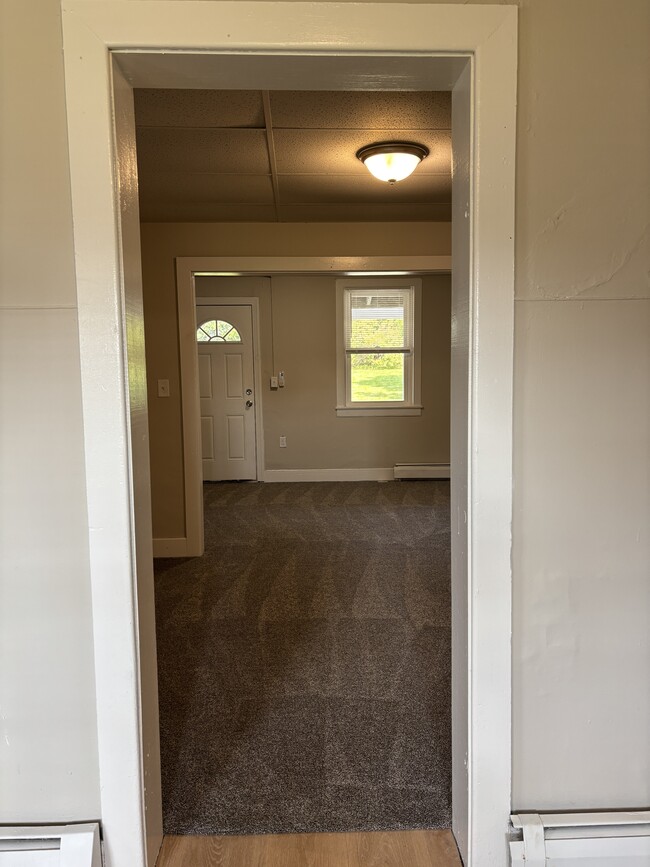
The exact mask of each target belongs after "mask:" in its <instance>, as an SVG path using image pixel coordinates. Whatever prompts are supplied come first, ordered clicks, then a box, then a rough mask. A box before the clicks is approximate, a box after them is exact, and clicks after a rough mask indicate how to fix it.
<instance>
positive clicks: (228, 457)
mask: <svg viewBox="0 0 650 867" xmlns="http://www.w3.org/2000/svg"><path fill="white" fill-rule="evenodd" d="M196 322H197V329H196V346H197V352H198V371H199V400H200V410H201V422H200V423H201V465H202V471H203V481H204V482H223V481H240V482H241V481H253V480H255V479H257V439H258V430H257V427H258V426H257V424H256V418H255V415H256V412H255V405H256V401H257V396H256V394H255V382H256V376H255V355H257V356H259V351H258V352H257V353H255V352H254V341H255V336H256V335H255V334H254V332H253V304H252V303H250V304H228V303H225V302H220V301H219V299H215V303H210V302H209V301H208V300H207V299H204V298H201V299H199V300H198V302H197V304H196Z"/></svg>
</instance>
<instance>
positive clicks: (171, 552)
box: [153, 536, 196, 558]
mask: <svg viewBox="0 0 650 867" xmlns="http://www.w3.org/2000/svg"><path fill="white" fill-rule="evenodd" d="M191 550H192V549H191V546H190V545H189V543H188V540H187V537H186V536H179V537H178V538H175V539H174V538H171V539H164V538H162V539H154V540H153V556H154V557H155V558H158V557H193V556H196V555H194V554H192V553H191Z"/></svg>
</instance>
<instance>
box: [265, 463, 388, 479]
mask: <svg viewBox="0 0 650 867" xmlns="http://www.w3.org/2000/svg"><path fill="white" fill-rule="evenodd" d="M392 478H393V468H392V467H365V468H364V467H362V468H352V469H350V468H347V467H346V468H341V469H304V470H265V471H264V481H265V482H386V481H389V480H390V479H392Z"/></svg>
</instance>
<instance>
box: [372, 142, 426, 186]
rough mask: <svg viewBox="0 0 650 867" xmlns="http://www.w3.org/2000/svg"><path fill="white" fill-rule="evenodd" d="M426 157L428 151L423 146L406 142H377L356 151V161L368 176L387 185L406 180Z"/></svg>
mask: <svg viewBox="0 0 650 867" xmlns="http://www.w3.org/2000/svg"><path fill="white" fill-rule="evenodd" d="M428 156H429V149H428V148H426V147H425V146H424V145H421V144H417V143H416V142H406V141H388V142H378V143H377V144H371V145H366V146H365V147H362V148H361V149H360V150H358V151H357V159H359V160H361V162H362V163H363V164H364V166H365V167H366V168H367V169H368V171H369V172H370V174H372V175H374V177H376V178H377V179H378V180H380V181H385V182H386V183H388V184H395V183H397V181H403V180H404V178H408V177H409V175H411V174H413V172H414V171H415V169H416V168H417V167H418V166H419V165H420V163H421V162H422V160H423V159H425V158H426V157H428Z"/></svg>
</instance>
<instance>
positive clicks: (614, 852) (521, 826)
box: [510, 810, 650, 867]
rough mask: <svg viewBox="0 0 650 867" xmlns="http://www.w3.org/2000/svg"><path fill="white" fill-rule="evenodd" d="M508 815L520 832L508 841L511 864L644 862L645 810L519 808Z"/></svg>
mask: <svg viewBox="0 0 650 867" xmlns="http://www.w3.org/2000/svg"><path fill="white" fill-rule="evenodd" d="M510 820H511V822H512V825H513V827H514V828H515V829H516V831H518V832H519V833H520V834H521V835H522V837H523V839H522V840H515V841H512V842H511V843H510V858H511V861H510V863H511V865H512V867H538V865H539V867H543V865H545V867H555V865H558V867H559V865H562V867H567V865H569V864H571V865H574V864H575V867H647V865H648V864H650V811H643V810H630V811H625V812H621V811H612V812H608V813H554V814H549V813H541V814H540V813H520V814H515V815H512V816H511V817H510Z"/></svg>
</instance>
